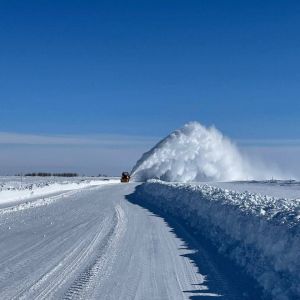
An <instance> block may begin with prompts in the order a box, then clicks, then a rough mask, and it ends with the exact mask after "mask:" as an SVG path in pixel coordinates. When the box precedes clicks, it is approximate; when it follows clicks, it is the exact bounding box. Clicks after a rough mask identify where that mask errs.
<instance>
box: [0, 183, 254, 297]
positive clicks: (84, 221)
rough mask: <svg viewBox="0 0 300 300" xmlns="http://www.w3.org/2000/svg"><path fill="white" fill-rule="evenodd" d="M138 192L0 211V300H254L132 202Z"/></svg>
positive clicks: (194, 243) (85, 193) (201, 250)
mask: <svg viewBox="0 0 300 300" xmlns="http://www.w3.org/2000/svg"><path fill="white" fill-rule="evenodd" d="M135 187H136V184H134V183H132V184H111V185H106V186H99V187H90V188H86V189H82V190H76V191H73V192H71V193H64V196H62V197H59V196H57V195H56V196H55V197H56V198H55V201H49V202H45V205H43V203H42V204H41V202H38V200H34V201H36V203H37V205H35V202H32V203H31V204H30V205H29V206H28V207H27V208H26V209H22V210H18V209H15V210H13V209H12V210H10V211H9V210H5V208H3V209H1V210H0V249H1V251H0V270H1V271H0V299H30V300H31V299H122V300H126V299H142V300H146V299H162V300H164V299H211V297H214V296H221V299H242V298H244V299H251V296H250V295H249V294H248V296H247V293H248V291H245V290H243V287H242V284H241V286H239V283H234V279H233V280H232V277H233V278H234V277H239V274H236V270H235V271H233V270H229V271H228V272H227V273H231V276H227V275H228V274H226V272H223V271H222V267H221V268H219V266H218V261H217V259H216V258H215V257H214V255H213V254H211V253H210V252H209V251H207V249H206V248H205V247H202V245H201V242H199V240H196V239H194V238H193V237H192V236H191V235H190V234H189V233H188V232H187V230H186V229H185V228H184V227H183V226H181V225H180V224H177V223H176V220H171V221H172V222H171V223H170V222H167V220H165V219H163V218H162V217H161V216H160V215H157V214H154V213H153V212H151V211H150V210H148V209H146V208H145V207H143V206H141V205H138V204H136V203H134V201H131V200H130V197H128V196H127V195H130V194H133V193H134V189H135ZM19 205H21V204H19ZM23 205H24V204H23ZM170 224H172V225H170ZM174 224H175V225H174ZM173 225H174V226H173ZM193 249H197V253H195V250H193ZM225 268H226V267H224V266H223V269H225ZM205 275H206V276H207V277H206V276H205ZM227 277H231V279H230V278H227ZM208 297H210V298H208ZM256 299H258V298H256Z"/></svg>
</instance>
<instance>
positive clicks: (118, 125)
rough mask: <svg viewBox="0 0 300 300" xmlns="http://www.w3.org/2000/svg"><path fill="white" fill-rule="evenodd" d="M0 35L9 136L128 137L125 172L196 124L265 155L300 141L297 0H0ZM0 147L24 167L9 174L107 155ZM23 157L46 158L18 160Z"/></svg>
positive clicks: (1, 120)
mask: <svg viewBox="0 0 300 300" xmlns="http://www.w3.org/2000/svg"><path fill="white" fill-rule="evenodd" d="M0 38H1V44H0V131H1V132H5V133H10V134H12V137H13V136H15V135H14V134H18V135H23V138H24V137H25V138H26V137H27V136H28V135H38V136H47V137H49V136H55V137H56V136H58V135H63V136H67V135H70V136H81V137H84V136H95V135H97V136H98V137H99V136H105V137H106V136H109V137H110V140H111V142H112V144H114V140H118V139H119V137H120V136H123V137H126V139H125V141H128V145H126V142H125V143H124V144H123V146H122V147H125V148H126V149H127V150H126V151H128V153H127V154H128V157H130V160H128V163H127V165H126V163H124V164H122V167H124V168H125V167H129V164H131V163H132V162H133V161H134V160H135V159H137V158H138V157H137V156H138V153H139V152H142V151H144V150H146V149H147V148H148V147H149V145H152V144H153V141H156V140H157V138H160V137H163V136H165V135H166V134H168V133H169V132H170V131H172V130H174V129H176V128H178V127H180V126H182V125H183V124H184V123H186V122H188V121H191V120H197V121H200V122H201V123H203V124H206V125H211V124H214V125H215V126H216V127H217V128H219V129H220V130H221V131H222V132H224V133H225V134H226V135H228V136H229V137H231V138H233V139H234V140H237V141H240V140H243V141H245V140H251V141H257V144H256V142H255V143H254V144H255V147H258V148H259V145H260V143H261V141H266V140H276V141H280V145H281V146H282V145H283V146H284V147H286V146H288V147H294V148H293V151H295V147H298V146H299V143H296V146H294V144H295V143H294V142H293V140H299V138H300V117H299V112H300V99H299V96H300V84H299V82H300V55H299V53H300V2H299V1H276V0H273V1H268V0H267V1H240V0H239V1H231V0H228V1H222V0H219V1H217V0H205V1H203V0H200V1H199V0H198V1H174V0H173V1H88V0H87V1H76V0H73V1H30V0H28V1H14V0H1V1H0ZM139 139H142V140H143V143H142V145H141V144H139V145H140V146H138V147H137V146H136V144H135V143H136V142H137V140H139ZM17 140H18V139H17ZM145 140H147V141H148V142H147V143H145V142H144V141H145ZM18 141H19V140H18ZM68 141H69V140H68ZM290 141H292V142H291V143H290ZM0 144H1V145H0V154H2V157H6V159H5V160H4V159H2V161H1V160H0V163H2V165H3V169H5V170H7V172H9V171H10V166H11V164H8V163H7V164H6V165H5V161H8V159H11V160H12V161H18V164H17V163H15V167H14V168H11V170H13V171H15V170H17V169H18V168H21V169H28V168H30V167H31V166H32V165H33V163H36V164H37V165H36V166H35V168H39V167H44V168H49V166H50V164H49V166H48V165H47V164H44V165H43V162H42V161H43V157H45V156H46V157H48V158H49V159H48V161H51V160H52V159H53V160H55V159H58V157H60V159H61V162H60V163H59V166H58V167H59V168H61V169H63V168H71V167H72V168H75V169H76V167H79V164H78V166H76V164H75V162H76V161H78V159H79V158H80V157H82V158H84V157H87V156H89V157H92V156H93V155H94V156H93V157H95V156H96V155H97V151H99V152H98V153H101V151H103V149H104V148H103V145H99V144H97V145H92V146H91V145H90V147H91V148H89V149H93V151H94V152H93V153H94V154H93V155H92V154H91V153H90V152H88V151H87V150H86V151H84V147H81V146H80V148H79V146H78V145H79V144H76V145H77V146H74V145H72V146H71V150H70V148H68V147H70V145H69V144H68V143H67V146H65V147H64V146H63V145H62V144H60V143H58V144H59V145H56V146H55V147H57V149H59V151H58V152H57V155H56V156H55V155H54V154H53V149H51V147H54V145H52V146H51V147H50V146H49V144H48V143H46V145H45V144H42V145H41V144H40V143H36V144H30V146H29V145H28V144H27V145H26V143H25V144H24V143H23V142H22V143H21V142H19V144H18V143H12V144H11V143H8V142H2V143H1V139H0ZM83 144H84V143H83ZM34 145H37V146H36V147H34ZM80 145H81V144H80ZM291 145H292V146H291ZM85 147H87V145H85ZM95 147H96V148H95ZM248 147H249V146H248ZM251 147H253V145H252V146H251ZM268 147H269V148H272V149H273V148H274V147H277V148H276V151H277V152H278V145H276V146H274V145H273V146H268ZM129 148H130V149H131V150H130V149H129ZM7 149H10V150H11V151H10V150H7ZM13 149H14V151H15V152H14V151H13ZM41 149H42V150H41ZM113 149H114V148H113V147H112V149H111V151H112V152H111V153H113ZM120 149H121V147H120V148H119V150H120ZM297 149H298V148H297ZM252 150H253V148H252ZM252 150H251V151H252ZM5 151H6V152H5ZM89 151H92V150H89ZM122 151H123V150H122ZM10 152H11V153H15V154H14V155H13V154H10ZM24 152H25V153H27V152H28V153H29V154H30V153H31V154H32V153H35V152H36V153H45V154H44V155H41V158H40V160H39V161H37V158H36V160H34V157H37V156H36V155H33V154H32V155H33V157H32V160H30V161H29V160H28V159H29V158H28V159H27V161H24V159H23V160H22V159H21V158H18V159H19V160H20V161H19V160H18V159H16V158H17V157H19V156H20V153H24ZM54 152H55V151H54ZM267 152H268V151H267ZM277 152H276V153H277ZM5 153H6V154H5ZM18 153H19V154H18ZM66 153H68V154H70V153H71V154H72V153H73V154H74V161H71V162H70V164H69V165H67V164H65V163H64V159H65V156H66ZM75 153H78V154H76V155H77V156H76V155H75ZM262 153H263V151H262ZM281 153H283V152H282V151H281ZM299 153H300V151H299ZM4 154H5V155H6V156H5V155H4ZM47 155H48V156H47ZM49 155H50V156H49ZM115 155H116V156H119V153H118V154H115ZM264 156H268V155H264ZM281 156H284V154H281ZM103 157H104V156H103ZM277 157H278V159H279V156H277ZM110 159H111V162H112V163H113V164H114V165H113V164H112V165H111V166H109V164H108V161H109V160H107V159H105V163H106V164H107V167H105V171H106V172H108V173H109V172H118V171H119V169H120V167H118V166H120V164H121V162H118V165H117V163H116V161H115V157H114V156H113V155H112V157H111V158H110ZM83 161H84V160H83ZM102 163H104V161H101V159H99V160H98V161H97V164H95V163H93V162H92V160H91V161H89V162H86V163H85V164H83V166H82V168H81V169H82V172H84V170H85V167H84V166H86V172H89V171H91V172H96V168H98V166H99V165H101V164H102ZM4 165H5V166H4ZM99 168H100V169H101V166H100V167H99Z"/></svg>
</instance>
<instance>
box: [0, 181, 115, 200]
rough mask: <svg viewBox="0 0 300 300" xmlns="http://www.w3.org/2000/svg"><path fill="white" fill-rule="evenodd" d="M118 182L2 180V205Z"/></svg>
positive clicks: (0, 190) (0, 198)
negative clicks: (17, 182) (19, 182)
mask: <svg viewBox="0 0 300 300" xmlns="http://www.w3.org/2000/svg"><path fill="white" fill-rule="evenodd" d="M116 182H119V180H116V179H110V180H105V181H104V180H86V179H69V180H65V181H61V180H59V181H55V179H54V180H53V179H44V180H40V181H36V182H33V183H27V184H24V185H22V186H21V185H16V184H15V182H11V184H10V182H9V181H7V182H5V183H1V182H0V205H1V204H4V203H9V202H16V201H22V200H25V199H29V198H33V197H39V196H45V195H49V194H54V193H58V192H63V191H70V190H79V189H83V188H86V187H91V186H98V185H103V184H108V183H116Z"/></svg>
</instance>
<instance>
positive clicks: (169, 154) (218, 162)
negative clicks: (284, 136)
mask: <svg viewBox="0 0 300 300" xmlns="http://www.w3.org/2000/svg"><path fill="white" fill-rule="evenodd" d="M132 175H133V176H134V177H135V179H137V180H140V181H145V180H147V179H151V178H156V179H162V180H164V181H182V182H191V181H209V180H211V181H227V180H242V179H254V178H255V179H266V178H271V177H272V176H276V175H277V174H274V172H271V171H269V168H264V167H261V166H260V167H259V166H256V167H253V162H251V164H250V163H249V162H248V161H247V159H245V158H244V157H242V155H241V154H240V153H239V151H238V149H237V148H236V147H235V145H234V144H233V143H232V142H231V141H230V140H229V139H228V138H226V137H224V136H223V135H222V133H221V132H219V131H218V130H217V129H215V128H214V127H211V128H206V127H204V126H202V125H201V124H199V123H197V122H191V123H188V124H186V125H185V126H183V127H182V128H181V129H179V130H176V131H175V132H173V133H171V134H170V135H169V136H167V137H166V138H165V139H163V140H162V141H160V142H159V143H158V144H157V145H155V146H154V147H153V148H152V149H151V150H150V151H148V152H146V153H145V154H143V156H142V157H141V159H140V160H138V162H137V163H136V165H135V166H134V168H133V169H132Z"/></svg>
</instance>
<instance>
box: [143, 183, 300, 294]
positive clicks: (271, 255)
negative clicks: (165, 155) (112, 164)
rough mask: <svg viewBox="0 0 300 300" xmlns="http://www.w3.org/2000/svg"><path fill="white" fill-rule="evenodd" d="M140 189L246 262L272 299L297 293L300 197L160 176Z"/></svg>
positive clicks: (299, 289)
mask: <svg viewBox="0 0 300 300" xmlns="http://www.w3.org/2000/svg"><path fill="white" fill-rule="evenodd" d="M260 184H263V183H260ZM238 185H239V184H238V183H236V186H238ZM137 193H138V195H139V197H140V198H142V199H144V200H145V201H148V202H149V203H151V204H152V205H155V206H157V207H159V208H160V209H162V210H164V211H166V212H167V213H168V214H170V215H174V216H177V217H179V218H181V219H182V220H184V221H185V222H187V223H188V224H189V225H190V226H192V227H193V228H195V229H196V230H197V231H198V232H200V233H201V234H202V235H204V236H205V237H206V238H208V239H210V240H211V241H212V243H213V244H214V245H215V246H216V247H217V249H219V251H220V252H221V253H222V254H224V255H225V256H227V257H229V258H230V259H232V260H233V261H235V263H237V264H238V265H240V266H241V267H243V268H245V270H246V271H247V272H248V273H249V274H250V275H251V276H253V278H254V279H255V280H257V282H258V283H259V284H260V285H261V286H262V287H263V288H264V290H265V291H266V293H267V294H270V295H271V296H272V299H276V300H288V299H298V298H297V297H299V295H300V251H299V249H300V198H298V199H287V198H277V197H272V196H266V195H262V194H258V193H252V192H248V191H244V192H242V191H239V192H237V191H231V190H228V189H224V188H220V187H216V186H212V185H208V184H202V185H196V184H187V183H167V182H162V181H159V180H150V181H148V182H147V183H144V184H143V185H141V186H139V187H138V188H137Z"/></svg>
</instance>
